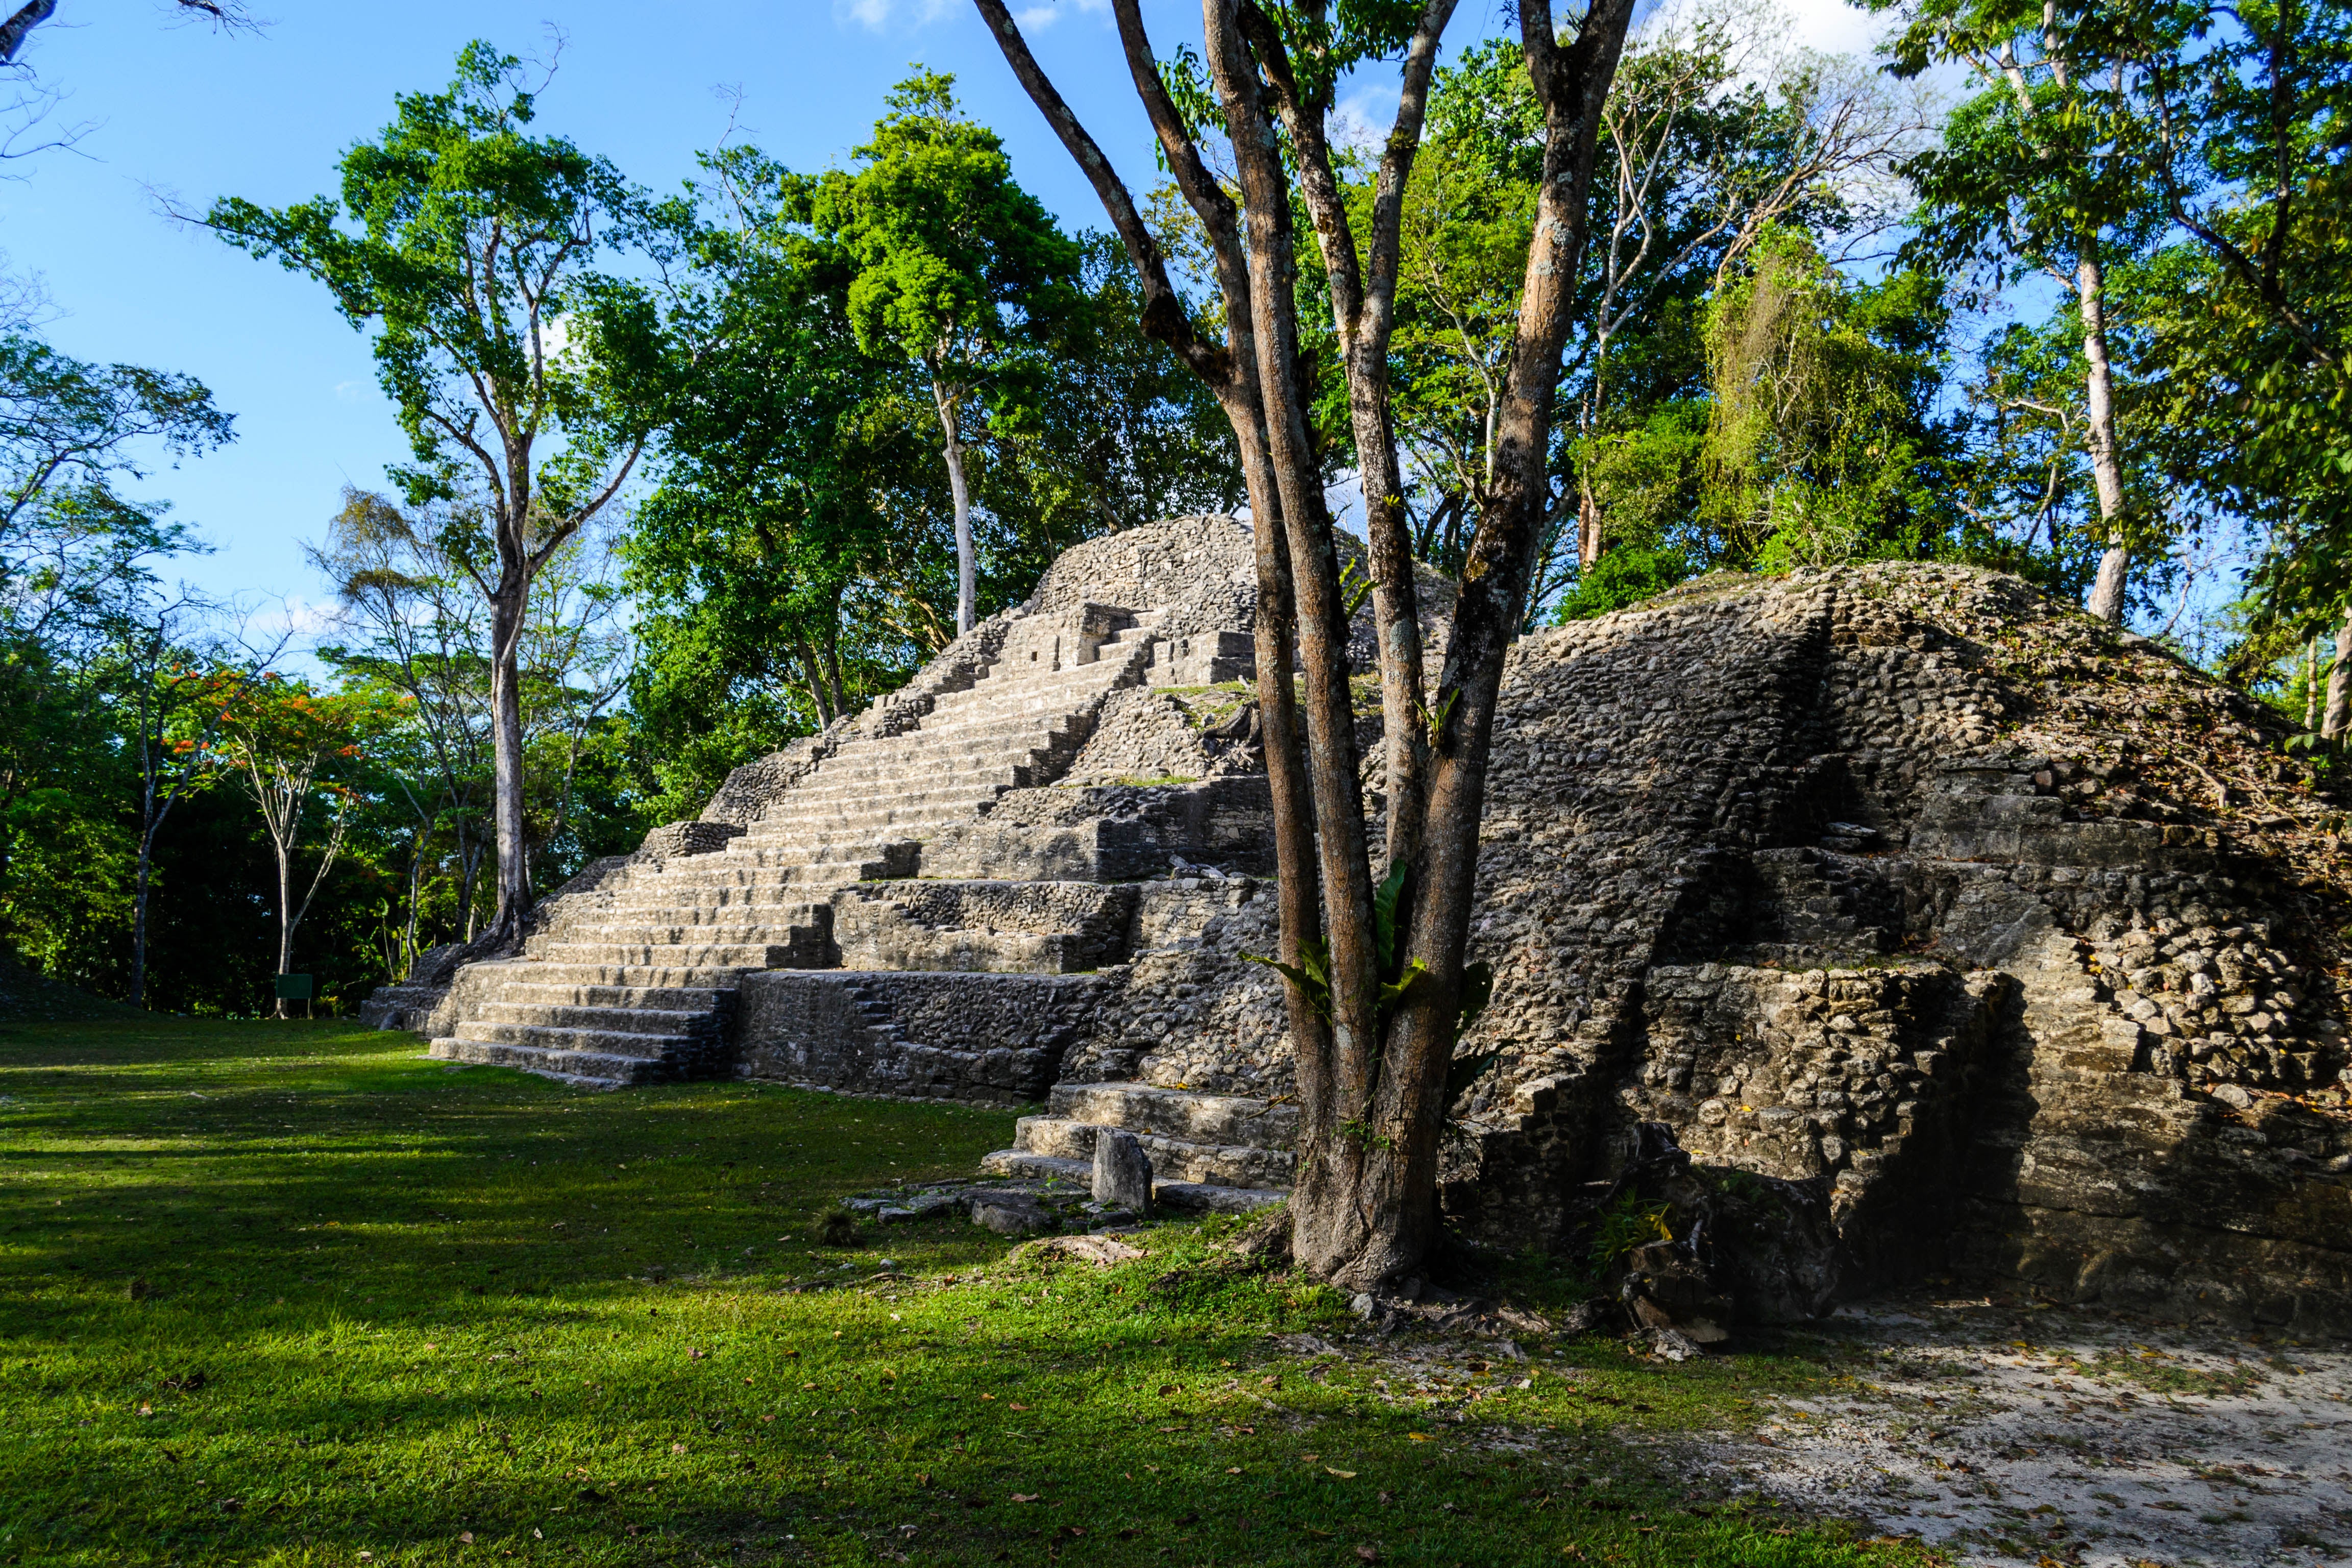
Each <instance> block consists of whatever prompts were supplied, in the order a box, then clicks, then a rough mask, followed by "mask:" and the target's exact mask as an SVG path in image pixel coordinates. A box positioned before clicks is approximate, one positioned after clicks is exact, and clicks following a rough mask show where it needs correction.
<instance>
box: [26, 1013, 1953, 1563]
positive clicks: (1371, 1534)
mask: <svg viewBox="0 0 2352 1568" xmlns="http://www.w3.org/2000/svg"><path fill="white" fill-rule="evenodd" d="M1011 1122H1012V1116H1011V1114H1010V1113H1008V1112H1003V1111H995V1110H961V1109H950V1108H945V1107H937V1106H916V1105H897V1104H887V1103H878V1102H872V1101H860V1100H844V1099H839V1098H835V1097H831V1096H826V1095H821V1094H814V1093H806V1092H802V1091H798V1090H793V1089H780V1088H773V1087H767V1086H757V1085H750V1084H737V1083H712V1084H690V1085H677V1086H671V1087H667V1088H662V1089H639V1090H632V1091H629V1092H626V1093H621V1094H608V1095H584V1094H581V1093H578V1092H576V1091H573V1090H569V1089H562V1088H559V1087H557V1086H555V1085H552V1084H549V1083H545V1082H542V1081H540V1080H537V1079H529V1078H525V1077H522V1076H520V1075H518V1074H512V1073H507V1072H500V1071H493V1070H488V1069H475V1070H471V1071H463V1072H451V1071H447V1070H445V1069H444V1068H443V1067H442V1065H441V1064H438V1063H433V1062H427V1061H425V1060H423V1059H421V1058H419V1056H418V1051H417V1046H416V1043H415V1041H414V1040H413V1039H411V1038H409V1037H405V1036H396V1035H379V1034H370V1033H366V1032H362V1031H359V1030H355V1029H353V1028H352V1027H350V1026H336V1025H326V1024H320V1025H303V1024H293V1025H288V1024H243V1025H222V1024H211V1023H203V1022H195V1021H187V1020H173V1019H156V1020H132V1021H127V1022H106V1021H101V1022H97V1023H77V1024H58V1025H41V1026H28V1027H20V1028H17V1029H16V1030H15V1031H14V1032H11V1033H6V1034H0V1414H5V1426H0V1562H5V1563H26V1564H32V1563H60V1564H89V1565H93V1568H95V1565H98V1564H109V1565H111V1564H163V1563H175V1564H197V1563H240V1564H245V1563H259V1564H269V1565H272V1568H276V1565H281V1564H297V1563H300V1564H329V1563H332V1564H356V1563H362V1562H368V1563H456V1562H463V1561H484V1562H499V1563H504V1562H507V1561H509V1560H512V1561H516V1562H537V1563H698V1562H730V1563H768V1562H778V1563H784V1562H816V1563H876V1562H898V1561H912V1562H940V1563H995V1562H1013V1563H1045V1562H1046V1561H1048V1560H1049V1559H1050V1560H1052V1561H1055V1562H1060V1563H1155V1564H1156V1563H1181V1564H1194V1563H1300V1564H1309V1563H1314V1564H1339V1563H1364V1562H1368V1561H1378V1562H1384V1563H1563V1562H1566V1563H1574V1562H1578V1561H1584V1562H1591V1563H1626V1564H1660V1565H1664V1564H1675V1565H1676V1568H1681V1565H1684V1564H1705V1565H1721V1568H1735V1565H1739V1568H1780V1565H1799V1564H1849V1563H1850V1564H1863V1563H1890V1562H1902V1563H1912V1562H1927V1561H1930V1559H1929V1558H1927V1556H1925V1555H1924V1554H1922V1553H1920V1552H1918V1551H1917V1550H1916V1548H1912V1547H1907V1546H1902V1545H1898V1544H1896V1543H1892V1542H1860V1541H1856V1540H1853V1539H1851V1538H1850V1536H1849V1535H1848V1534H1847V1533H1846V1532H1844V1531H1841V1530H1839V1529H1837V1528H1835V1527H1833V1526H1826V1525H1822V1524H1819V1523H1782V1522H1780V1521H1778V1520H1777V1518H1776V1517H1775V1516H1774V1515H1773V1514H1772V1513H1771V1511H1770V1510H1767V1509H1762V1508H1757V1509H1752V1510H1751V1509H1749V1508H1747V1507H1746V1506H1744V1505H1741V1504H1738V1503H1736V1502H1734V1503H1724V1502H1723V1501H1721V1500H1707V1499H1704V1498H1702V1497H1700V1496H1699V1495H1698V1494H1697V1493H1696V1492H1694V1491H1692V1490H1690V1489H1685V1487H1684V1486H1682V1485H1681V1484H1680V1483H1678V1482H1676V1481H1675V1480H1674V1479H1671V1477H1670V1476H1669V1475H1668V1474H1667V1471H1666V1468H1665V1467H1663V1466H1661V1465H1660V1464H1659V1462H1658V1460H1659V1458H1660V1457H1661V1456H1662V1455H1663V1454H1664V1450H1663V1449H1661V1448H1660V1447H1658V1445H1659V1444H1660V1442H1661V1441H1662V1440H1664V1439H1666V1438H1669V1437H1670V1436H1671V1435H1672V1434H1673V1433H1675V1432H1676V1431H1678V1430H1685V1429H1694V1428H1696V1429H1704V1428H1707V1427H1712V1426H1725V1425H1730V1424H1736V1423H1738V1422H1739V1421H1740V1420H1742V1419H1744V1416H1743V1408H1744V1406H1745V1404H1746V1401H1747V1400H1748V1398H1749V1397H1750V1396H1752V1395H1753V1394H1755V1393H1757V1392H1759V1390H1762V1389H1764V1388H1766V1387H1768V1386H1772V1387H1779V1386H1787V1385H1790V1384H1800V1383H1803V1382H1805V1381H1806V1380H1807V1379H1808V1378H1809V1377H1810V1376H1811V1375H1812V1369H1810V1368H1807V1367H1806V1366H1804V1365H1803V1363H1779V1362H1772V1361H1768V1360H1764V1359H1761V1358H1753V1357H1740V1358H1728V1359H1727V1360H1725V1361H1723V1362H1721V1363H1710V1364H1708V1365H1706V1366H1704V1367H1698V1368H1685V1369H1671V1370H1654V1369H1651V1368H1648V1367H1646V1366H1644V1365H1643V1364H1641V1363H1635V1362H1633V1360H1631V1359H1630V1358H1629V1357H1627V1356H1626V1355H1625V1354H1624V1353H1623V1352H1622V1351H1621V1350H1619V1349H1618V1348H1617V1347H1615V1346H1614V1345H1611V1344H1603V1343H1601V1342H1583V1343H1578V1344H1571V1345H1567V1346H1564V1347H1547V1346H1538V1345H1533V1344H1531V1345H1529V1346H1528V1350H1530V1351H1531V1352H1534V1353H1535V1354H1536V1356H1537V1357H1538V1359H1537V1360H1536V1361H1534V1362H1532V1363H1520V1362H1517V1361H1512V1360H1509V1359H1507V1357H1506V1356H1505V1355H1504V1354H1503V1353H1501V1352H1500V1350H1499V1348H1488V1349H1484V1350H1483V1351H1482V1350H1481V1349H1480V1348H1479V1347H1468V1348H1464V1347H1455V1348H1454V1350H1452V1351H1449V1352H1444V1353H1443V1354H1441V1355H1440V1356H1439V1357H1438V1359H1437V1360H1436V1361H1434V1362H1425V1363H1416V1367H1417V1369H1418V1370H1416V1371H1414V1372H1413V1373H1412V1374H1411V1379H1412V1380H1411V1381H1410V1383H1409V1382H1408V1380H1407V1378H1406V1376H1405V1374H1403V1373H1400V1372H1398V1371H1397V1370H1396V1368H1395V1367H1394V1366H1393V1365H1389V1364H1387V1363H1383V1362H1381V1360H1379V1359H1378V1358H1377V1356H1375V1355H1374V1353H1373V1347H1371V1346H1369V1345H1360V1344H1343V1343H1342V1342H1343V1340H1344V1339H1345V1336H1346V1335H1347V1334H1348V1333H1349V1331H1353V1330H1354V1329H1355V1325H1354V1324H1353V1322H1352V1321H1349V1319H1348V1318H1347V1317H1346V1316H1345V1314H1344V1312H1343V1311H1342V1310H1341V1303H1340V1301H1339V1299H1338V1298H1337V1297H1336V1296H1335V1295H1334V1294H1333V1293H1332V1292H1330V1291H1328V1290H1326V1289H1320V1288H1317V1287H1312V1286H1306V1285H1302V1284H1301V1283H1300V1282H1298V1281H1297V1280H1293V1279H1283V1278H1278V1277H1268V1276H1264V1275H1260V1274H1255V1273H1250V1272H1246V1271H1244V1270H1241V1269H1239V1268H1235V1267H1234V1266H1233V1265H1231V1264H1230V1262H1229V1261H1227V1260H1225V1259H1224V1258H1223V1257H1222V1255H1219V1254H1217V1253H1216V1252H1214V1251H1213V1247H1212V1240H1213V1237H1212V1236H1211V1234H1209V1233H1210V1232H1211V1231H1212V1230H1213V1229H1214V1228H1215V1227H1214V1226H1210V1227H1201V1226H1161V1227H1159V1228H1157V1229H1155V1230H1153V1231H1151V1232H1150V1233H1148V1234H1147V1235H1145V1236H1143V1237H1139V1238H1138V1239H1139V1240H1140V1241H1141V1243H1142V1245H1143V1246H1144V1247H1145V1248H1146V1249H1147V1254H1148V1255H1147V1257H1146V1258H1144V1259H1143V1260H1141V1261H1140V1262H1137V1263H1132V1264H1129V1265H1126V1266H1124V1267H1121V1268H1113V1269H1103V1270H1097V1269H1095V1268H1087V1267H1064V1268H1045V1267H1036V1266H1032V1265H1029V1264H1026V1263H1024V1264H1020V1265H1012V1264H1008V1263H1007V1262H1006V1261H1005V1256H1004V1255H1005V1253H1006V1250H1007V1244H1006V1243H1005V1242H1003V1240H1002V1239H1000V1238H998V1237H993V1236H992V1235H990V1234H988V1233H987V1232H984V1231H982V1230H980V1229H978V1228H977V1227H975V1226H970V1225H967V1224H964V1223H962V1222H961V1219H956V1218H947V1219H940V1220H936V1221H930V1222H925V1223H922V1224H919V1225H914V1226H907V1227H904V1228H898V1227H893V1228H890V1229H887V1230H880V1229H876V1228H875V1227H873V1226H866V1228H865V1229H864V1230H863V1232H862V1233H861V1234H860V1236H859V1237H857V1239H856V1243H855V1244H854V1245H852V1246H849V1247H823V1246H820V1245H818V1244H817V1243H816V1242H815V1241H814V1239H813V1238H812V1237H811V1236H810V1234H809V1228H808V1226H809V1221H810V1219H811V1218H812V1216H814V1215H816V1214H817V1213H819V1212H821V1211H822V1210H824V1209H825V1208H828V1207H830V1206H831V1205H834V1204H835V1203H836V1202H837V1201H838V1200H839V1199H840V1198H842V1197H843V1196H845V1195H847V1194H853V1193H856V1192H859V1191H862V1190H869V1189H872V1188H875V1187H877V1186H879V1185H885V1184H888V1183H891V1182H893V1181H898V1180H910V1181H911V1180H921V1179H926V1178H936V1177H940V1176H951V1175H959V1176H960V1175H964V1174H968V1173H970V1172H971V1170H972V1168H973V1166H974V1164H975V1163H976V1162H977V1160H978V1158H979V1156H980V1155H981V1154H982V1152H985V1151H986V1150H988V1149H991V1148H996V1147H1002V1146H1003V1144H1004V1143H1005V1142H1008V1141H1009V1138H1010V1133H1011V1131H1012V1128H1011ZM1300 1336H1313V1337H1314V1339H1313V1341H1312V1342H1310V1341H1308V1340H1306V1339H1302V1338H1301V1337H1300ZM1318 1345H1328V1346H1333V1347H1338V1349H1337V1350H1336V1351H1334V1352H1330V1353H1326V1352H1324V1351H1322V1350H1319V1349H1318V1348H1317V1347H1318ZM1341 1352H1344V1353H1341ZM1482 1355H1483V1356H1491V1357H1492V1358H1493V1359H1492V1361H1491V1362H1490V1361H1488V1360H1486V1359H1481V1357H1482ZM1522 1384H1524V1386H1522ZM1629 1438H1630V1439H1633V1440H1631V1441H1629V1440H1628V1439H1629ZM1367 1553H1369V1554H1370V1555H1369V1556H1367V1555H1366V1554H1367Z"/></svg>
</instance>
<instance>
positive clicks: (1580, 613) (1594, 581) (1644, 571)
mask: <svg viewBox="0 0 2352 1568" xmlns="http://www.w3.org/2000/svg"><path fill="white" fill-rule="evenodd" d="M1690 574H1691V571H1690V565H1689V563H1687V562H1685V560H1684V559H1683V557H1682V556H1681V555H1679V554H1677V553H1675V552H1672V551H1666V550H1652V549H1648V548H1646V547H1644V546H1643V545H1639V544H1623V545H1620V546H1618V547H1617V548H1616V549H1614V550H1612V551H1611V552H1609V553H1608V554H1606V555H1603V556H1602V557H1601V559H1600V560H1598V561H1596V562H1594V563H1592V564H1591V566H1588V567H1586V568H1585V569H1584V570H1583V571H1582V572H1580V573H1579V574H1577V578H1576V585H1575V586H1574V587H1573V588H1571V589H1570V590H1569V592H1568V593H1567V594H1566V595H1564V596H1563V597H1562V598H1561V599H1560V601H1559V605H1558V607H1557V608H1556V609H1554V610H1553V612H1552V623H1553V625H1555V626H1566V625H1568V624H1569V622H1570V621H1589V620H1591V619H1592V618H1593V617H1594V616H1605V615H1608V614H1609V613H1610V612H1611V611H1612V610H1622V609H1623V608H1624V607H1625V606H1626V605H1638V604H1640V603H1641V602H1642V601H1643V600H1644V599H1654V598H1655V597H1657V596H1658V595H1660V594H1663V593H1664V592H1665V591H1666V590H1667V589H1669V588H1671V587H1673V586H1674V585H1675V584H1677V583H1679V582H1682V581H1683V580H1684V579H1685V578H1686V577H1688V576H1689V575H1690Z"/></svg>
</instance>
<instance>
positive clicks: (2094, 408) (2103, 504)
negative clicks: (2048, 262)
mask: <svg viewBox="0 0 2352 1568" xmlns="http://www.w3.org/2000/svg"><path fill="white" fill-rule="evenodd" d="M2074 289H2075V293H2076V296H2077V297H2078V299H2079V300H2081V303H2082V309H2083V357H2084V360H2085V361H2087V362H2088V363H2089V365H2090V374H2089V376H2088V386H2087V388H2086V398H2085V401H2086V402H2087V404H2088V405H2089V408H2088V412H2089V415H2090V445H2091V481H2092V483H2093V485H2094V486H2095V488H2096V489H2097V490H2098V494H2099V531H2100V533H2101V535H2102V537H2104V538H2105V541H2106V546H2107V548H2106V553H2105V554H2104V555H2102V556H2100V557H2099V574H2098V577H2097V579H2096V580H2095V582H2094V583H2093V584H2092V585H2091V604H2090V611H2091V614H2092V615H2093V616H2096V617H2097V618H2098V619H2100V620H2103V621H2105V622H2107V623H2108V624H2109V625H2111V626H2121V625H2123V621H2124V597H2125V590H2126V586H2127V582H2126V579H2127V578H2128V576H2129V574H2130V571H2131V547H2130V545H2129V543H2128V542H2126V539H2125V538H2124V479H2123V465H2122V463H2121V461H2120V459H2119V458H2117V456H2116V384H2115V374H2114V372H2113V371H2112V370H2111V369H2110V368H2109V366H2108V363H2107V307H2106V300H2105V294H2104V292H2103V290H2104V289H2105V276H2104V273H2103V272H2102V270H2101V268H2100V265H2099V251H2098V242H2097V241H2096V240H2087V241H2085V242H2084V245H2083V248H2082V254H2081V257H2080V259H2079V260H2078V262H2077V264H2076V266H2075V268H2074Z"/></svg>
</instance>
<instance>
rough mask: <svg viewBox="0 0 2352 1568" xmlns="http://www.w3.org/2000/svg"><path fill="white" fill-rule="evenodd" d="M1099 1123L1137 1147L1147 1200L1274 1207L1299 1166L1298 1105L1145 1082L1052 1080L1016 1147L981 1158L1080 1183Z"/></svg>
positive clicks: (1009, 1169)
mask: <svg viewBox="0 0 2352 1568" xmlns="http://www.w3.org/2000/svg"><path fill="white" fill-rule="evenodd" d="M1105 1127H1118V1128H1124V1129H1125V1130H1127V1131H1129V1132H1132V1133H1134V1134H1135V1135H1136V1137H1137V1139H1138V1140H1139V1142H1141V1143H1142V1144H1143V1150H1144V1152H1145V1153H1146V1154H1148V1155H1149V1156H1150V1159H1151V1170H1152V1175H1153V1178H1154V1179H1153V1184H1152V1190H1153V1196H1154V1197H1155V1198H1156V1199H1157V1200H1158V1201H1159V1202H1160V1203H1162V1204H1164V1205H1167V1206H1168V1207H1170V1208H1176V1209H1190V1210H1196V1211H1197V1210H1204V1209H1205V1210H1213V1211H1216V1212H1222V1213H1239V1212H1243V1211H1246V1210H1248V1209H1253V1208H1257V1207H1260V1206H1262V1205H1266V1204H1272V1203H1279V1202H1280V1201H1281V1200H1282V1198H1283V1196H1284V1194H1286V1193H1287V1192H1288V1191H1289V1188H1290V1184H1291V1179H1292V1176H1293V1174H1294V1173H1295V1171H1296V1169H1297V1157H1296V1156H1295V1155H1294V1154H1293V1153H1292V1152H1291V1147H1292V1145H1293V1144H1294V1143H1295V1142H1296V1141H1297V1133H1298V1108H1297V1106H1296V1105H1295V1104H1292V1103H1289V1102H1288V1101H1287V1100H1258V1099H1254V1098H1251V1097H1249V1096H1245V1095H1232V1094H1202V1093H1197V1092H1195V1091H1193V1090H1191V1089H1160V1088H1158V1087H1155V1086H1153V1085H1151V1084H1146V1083H1059V1084H1055V1086H1054V1088H1053V1089H1052V1091H1051V1092H1050V1094H1049V1095H1048V1097H1047V1100H1046V1108H1045V1115H1043V1116H1024V1117H1023V1118H1022V1119H1021V1120H1020V1121H1019V1122H1018V1123H1017V1124H1016V1126H1015V1129H1014V1131H1013V1147H1012V1148H1010V1149H1002V1150H999V1151H998V1152H995V1153H993V1154H990V1155H988V1156H987V1157H986V1158H984V1159H983V1160H982V1162H981V1163H982V1167H983V1168H984V1169H986V1170H989V1171H992V1172H994V1173H998V1174H1000V1175H1008V1176H1027V1177H1051V1176H1063V1177H1068V1178H1071V1179H1074V1180H1077V1181H1085V1180H1087V1179H1088V1177H1089V1176H1090V1174H1091V1173H1092V1171H1093V1168H1094V1154H1095V1139H1096V1136H1097V1134H1098V1133H1099V1132H1100V1131H1102V1129H1103V1128H1105Z"/></svg>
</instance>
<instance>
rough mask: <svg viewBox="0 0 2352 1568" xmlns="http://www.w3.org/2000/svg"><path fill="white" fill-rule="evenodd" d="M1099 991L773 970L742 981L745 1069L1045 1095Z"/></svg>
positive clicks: (997, 1100)
mask: <svg viewBox="0 0 2352 1568" xmlns="http://www.w3.org/2000/svg"><path fill="white" fill-rule="evenodd" d="M1100 990H1101V982H1100V981H1098V980H1097V978H1096V977H1094V976H1092V975H1043V974H959V973H875V972H870V971H866V972H860V971H840V970H770V971H767V972H765V973H759V974H751V975H747V976H745V977H744V980H743V985H742V1000H741V1003H740V1011H739V1013H738V1015H737V1021H736V1034H735V1038H736V1053H737V1054H736V1060H737V1064H738V1065H737V1071H738V1072H739V1073H740V1074H741V1075H742V1076H744V1077H746V1078H761V1079H783V1080H785V1081H787V1082H793V1083H805V1084H814V1085H816V1086H818V1087H821V1088H826V1089H842V1090H845V1091H848V1092H851V1093H857V1094H881V1095H892V1096H897V1097H900V1098H906V1099H917V1100H967V1101H978V1102H981V1103H983V1104H998V1105H1020V1104H1027V1103H1030V1102H1033V1101H1035V1100H1043V1099H1044V1098H1045V1090H1046V1089H1047V1087H1048V1086H1050V1085H1051V1084H1052V1083H1053V1082H1054V1080H1055V1077H1056V1076H1057V1075H1058V1074H1059V1072H1060V1070H1061V1066H1062V1061H1063V1058H1064V1057H1065V1055H1066V1053H1067V1052H1068V1051H1069V1050H1070V1048H1071V1047H1072V1046H1073V1045H1075V1044H1076V1042H1077V1040H1078V1039H1079V1038H1080V1037H1081V1036H1082V1035H1083V1033H1084V1030H1085V1022H1086V1017H1087V1013H1088V1011H1089V1010H1090V1009H1091V1007H1092V1006H1093V1005H1094V1002H1095V998H1096V997H1097V994H1099V992H1100Z"/></svg>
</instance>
